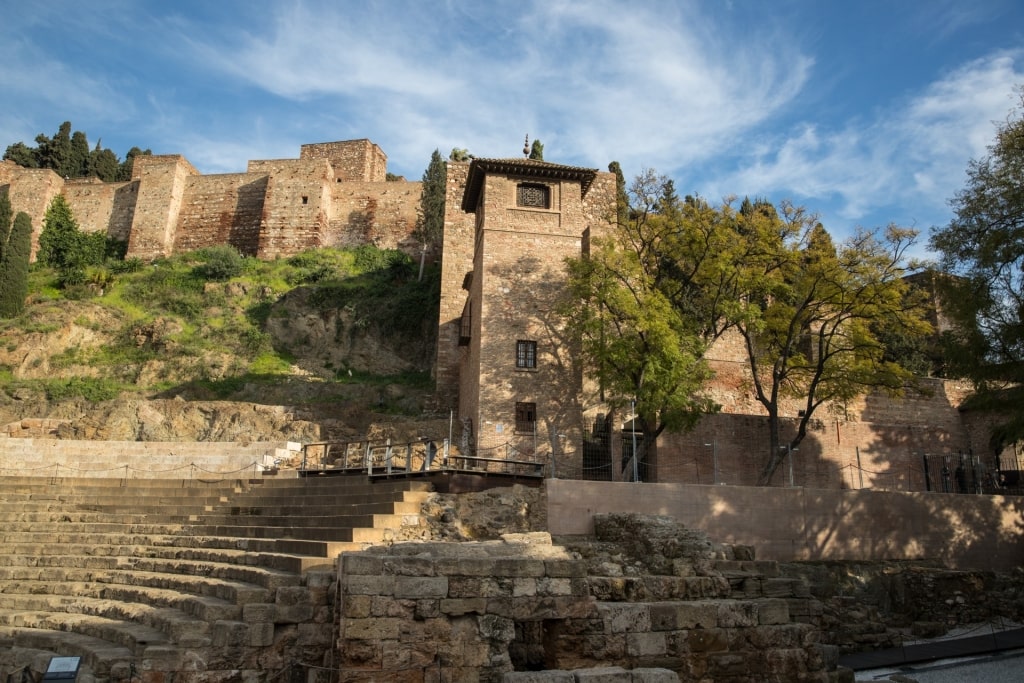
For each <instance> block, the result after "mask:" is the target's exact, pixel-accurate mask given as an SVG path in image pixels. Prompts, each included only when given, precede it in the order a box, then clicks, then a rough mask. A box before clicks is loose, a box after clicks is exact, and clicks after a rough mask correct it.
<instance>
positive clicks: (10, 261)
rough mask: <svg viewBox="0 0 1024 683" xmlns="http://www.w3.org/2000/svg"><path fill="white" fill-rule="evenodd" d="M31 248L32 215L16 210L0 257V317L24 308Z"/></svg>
mask: <svg viewBox="0 0 1024 683" xmlns="http://www.w3.org/2000/svg"><path fill="white" fill-rule="evenodd" d="M31 252H32V219H31V218H30V217H29V215H28V214H27V213H25V212H24V211H19V212H18V215H17V216H16V217H15V219H14V226H13V228H11V231H10V238H9V239H8V240H7V244H6V245H5V246H4V249H3V256H2V257H0V317H3V318H13V317H14V316H16V315H18V314H20V313H21V312H22V310H24V308H25V297H26V296H27V295H28V261H29V257H30V256H31Z"/></svg>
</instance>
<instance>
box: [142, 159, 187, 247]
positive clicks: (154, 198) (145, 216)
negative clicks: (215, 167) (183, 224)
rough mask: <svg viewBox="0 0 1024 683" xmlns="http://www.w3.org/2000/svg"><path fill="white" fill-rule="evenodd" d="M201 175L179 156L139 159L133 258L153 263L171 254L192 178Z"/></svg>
mask: <svg viewBox="0 0 1024 683" xmlns="http://www.w3.org/2000/svg"><path fill="white" fill-rule="evenodd" d="M198 174H199V171H197V170H196V169H195V168H193V166H192V164H190V163H189V162H188V160H187V159H185V157H183V156H181V155H178V154H168V155H160V156H147V155H142V156H138V157H136V158H135V162H134V164H133V165H132V179H133V180H137V181H138V182H139V193H138V196H137V199H136V204H135V212H134V215H133V217H132V229H131V234H130V236H129V238H128V254H129V255H130V256H134V257H137V258H141V259H145V260H152V259H155V258H160V257H163V256H169V255H170V254H171V252H172V250H173V248H174V239H175V232H176V228H177V225H178V215H179V213H180V211H181V205H182V200H183V199H184V197H185V193H186V187H187V184H188V178H189V177H190V176H194V175H198Z"/></svg>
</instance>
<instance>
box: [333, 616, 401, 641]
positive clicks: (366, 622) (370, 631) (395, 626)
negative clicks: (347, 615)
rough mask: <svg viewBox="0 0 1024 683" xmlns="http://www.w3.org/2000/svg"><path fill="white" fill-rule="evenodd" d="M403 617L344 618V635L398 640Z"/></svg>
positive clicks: (357, 638)
mask: <svg viewBox="0 0 1024 683" xmlns="http://www.w3.org/2000/svg"><path fill="white" fill-rule="evenodd" d="M401 625H402V620H401V619H388V618H385V617H380V618H376V619H343V620H342V622H341V632H342V636H343V637H344V638H345V639H346V640H347V639H356V640H396V639H397V638H398V633H399V629H400V628H401Z"/></svg>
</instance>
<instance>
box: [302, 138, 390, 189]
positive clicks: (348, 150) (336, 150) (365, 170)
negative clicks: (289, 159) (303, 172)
mask: <svg viewBox="0 0 1024 683" xmlns="http://www.w3.org/2000/svg"><path fill="white" fill-rule="evenodd" d="M299 158H300V159H327V160H328V161H329V162H330V163H331V166H332V167H333V169H334V175H335V177H336V178H337V181H338V182H342V181H345V182H352V181H363V182H376V183H382V182H384V181H385V180H386V177H387V167H388V158H387V155H385V154H384V151H383V150H382V149H381V148H380V147H378V146H377V145H375V144H374V143H372V142H370V141H369V140H367V139H366V138H363V139H361V140H344V141H341V142H317V143H313V144H309V145H302V147H301V149H300V151H299Z"/></svg>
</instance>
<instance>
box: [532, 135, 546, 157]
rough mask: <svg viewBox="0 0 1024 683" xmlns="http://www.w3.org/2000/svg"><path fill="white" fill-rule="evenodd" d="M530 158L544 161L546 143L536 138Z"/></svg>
mask: <svg viewBox="0 0 1024 683" xmlns="http://www.w3.org/2000/svg"><path fill="white" fill-rule="evenodd" d="M530 158H531V159H536V160H537V161H544V144H543V143H542V142H541V141H540V140H534V141H533V145H532V146H531V147H530Z"/></svg>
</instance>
